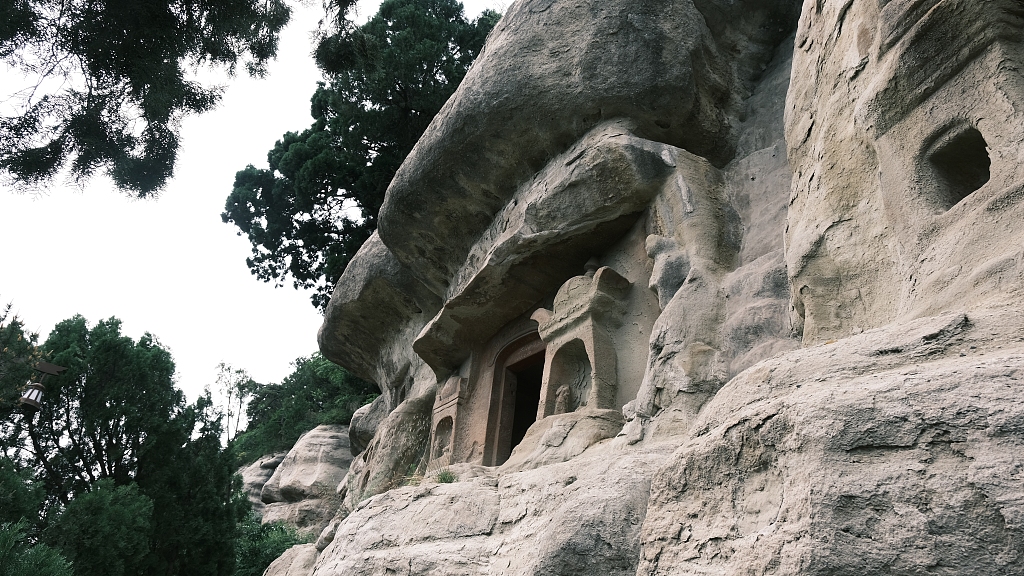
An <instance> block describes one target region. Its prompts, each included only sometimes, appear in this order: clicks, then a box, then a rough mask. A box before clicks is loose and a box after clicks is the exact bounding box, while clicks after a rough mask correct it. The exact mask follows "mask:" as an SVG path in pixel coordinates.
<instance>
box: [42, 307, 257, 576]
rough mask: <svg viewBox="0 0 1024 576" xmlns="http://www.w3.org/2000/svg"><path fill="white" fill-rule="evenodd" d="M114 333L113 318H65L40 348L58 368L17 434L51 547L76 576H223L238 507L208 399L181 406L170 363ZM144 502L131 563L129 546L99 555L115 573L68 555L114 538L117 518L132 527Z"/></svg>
mask: <svg viewBox="0 0 1024 576" xmlns="http://www.w3.org/2000/svg"><path fill="white" fill-rule="evenodd" d="M120 328H121V323H120V321H119V320H117V319H116V318H111V319H109V320H104V321H102V322H99V323H97V324H96V325H95V326H93V327H90V326H89V325H88V323H87V322H86V320H85V319H84V318H82V317H81V316H76V317H74V318H71V319H68V320H65V321H63V322H61V323H59V324H58V325H57V326H56V327H55V328H54V330H53V331H52V332H51V333H50V335H49V337H48V338H47V339H46V342H45V343H44V344H43V345H42V347H41V348H42V350H43V353H44V354H46V357H47V358H48V359H50V360H51V361H53V362H55V363H57V364H60V365H62V366H66V367H67V368H68V369H67V371H65V372H64V373H62V374H61V375H60V376H58V377H54V378H52V379H51V380H49V381H48V382H47V396H46V397H45V402H44V407H43V410H42V411H41V412H40V413H39V415H38V416H37V417H36V420H35V422H34V423H33V424H32V425H31V426H29V427H28V430H29V435H28V436H29V441H28V444H29V447H28V451H29V452H30V453H31V454H32V459H31V462H33V463H34V464H35V466H36V475H37V477H39V478H40V479H41V480H42V481H43V485H44V486H45V488H46V495H47V502H46V506H45V507H44V511H43V515H44V517H45V518H46V521H47V523H48V524H50V526H51V528H50V531H49V532H48V534H49V535H50V538H51V541H52V542H54V543H56V544H58V545H59V546H60V547H61V549H66V550H67V552H68V555H69V556H72V557H73V558H75V561H76V573H77V574H79V576H81V575H84V574H92V573H99V572H98V571H102V570H103V567H104V566H108V565H109V566H121V568H118V569H120V570H123V573H124V574H133V575H142V574H145V575H158V576H159V575H166V576H172V575H183V576H184V575H189V576H192V575H197V576H207V575H209V576H220V575H227V574H230V573H231V572H232V570H233V567H234V537H235V527H236V525H237V523H238V521H239V520H240V519H241V517H242V514H243V513H244V510H245V506H244V505H243V504H242V502H240V501H239V500H238V499H237V498H235V497H234V493H235V491H236V488H237V484H236V479H235V476H234V469H235V466H234V458H233V456H232V454H231V452H230V451H228V450H225V449H224V448H223V447H222V446H221V443H220V437H221V434H222V427H221V419H222V415H221V414H220V413H219V412H218V411H216V410H215V409H214V408H213V401H212V400H211V399H210V398H209V397H208V396H204V397H201V398H199V399H198V400H197V401H196V402H195V403H193V404H187V403H186V402H185V399H184V396H183V394H182V393H181V391H180V390H178V389H177V388H175V386H174V361H173V359H172V358H171V355H170V353H169V352H168V351H167V350H166V349H165V348H163V347H162V346H160V344H159V342H157V340H156V339H155V338H154V337H153V336H151V335H149V334H146V335H144V336H142V337H141V338H139V340H138V341H135V340H133V339H132V338H130V337H127V336H124V335H122V334H121V332H120ZM136 485H137V487H138V488H137V492H136V489H135V488H133V486H136ZM136 494H137V495H138V498H136V497H135V495H136ZM104 499H107V500H110V502H114V504H109V506H108V505H107V504H104V502H106V500H104ZM147 502H148V506H150V507H151V510H152V515H151V521H150V522H151V524H150V525H151V526H152V530H149V531H147V530H145V529H144V526H142V525H141V524H140V525H137V526H133V530H134V533H136V534H145V535H146V537H145V546H144V547H143V548H142V549H141V550H142V552H140V547H139V545H138V543H137V542H136V541H132V542H131V543H130V545H126V546H124V547H120V548H118V547H116V546H115V547H112V549H111V550H109V551H105V552H104V554H113V555H115V556H117V557H118V558H120V561H121V563H120V564H116V563H112V562H111V561H110V560H109V559H108V558H106V557H104V556H103V555H102V554H100V553H98V552H96V553H93V552H90V549H89V548H90V546H91V544H82V546H77V545H76V541H75V539H74V533H75V532H76V531H78V530H79V528H78V527H80V526H84V525H87V524H89V523H90V522H93V523H95V524H96V526H97V527H96V530H98V532H96V533H95V534H94V535H93V536H90V538H93V537H95V539H96V540H97V541H99V540H102V538H103V537H104V536H103V535H104V534H108V533H110V531H111V530H115V529H117V526H116V525H117V524H118V522H120V520H118V518H120V516H118V515H117V514H120V512H118V513H117V514H115V511H116V510H117V509H118V507H119V506H120V507H121V508H125V509H128V510H134V511H135V512H136V515H137V516H138V518H139V519H140V521H141V518H143V516H144V514H142V513H141V512H139V511H140V510H142V509H144V508H145V507H146V503H147ZM105 507H110V508H111V509H112V510H114V511H106V512H104V511H102V509H104V508H105ZM62 527H63V528H62ZM86 533H87V532H86ZM89 534H91V533H89ZM140 554H141V556H140ZM79 559H83V560H81V561H80V560H79ZM79 564H81V567H80V569H79ZM111 569H113V568H111Z"/></svg>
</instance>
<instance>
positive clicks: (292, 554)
mask: <svg viewBox="0 0 1024 576" xmlns="http://www.w3.org/2000/svg"><path fill="white" fill-rule="evenodd" d="M316 555H317V550H316V547H315V546H313V545H312V544H298V545H296V546H292V547H291V548H289V549H288V550H286V551H285V553H284V554H282V555H281V557H279V558H278V559H277V560H274V562H273V563H272V564H271V565H270V566H267V569H266V570H265V571H264V572H263V576H307V575H308V574H309V573H310V571H311V570H312V569H313V565H314V563H315V562H316Z"/></svg>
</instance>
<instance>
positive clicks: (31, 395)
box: [18, 382, 46, 417]
mask: <svg viewBox="0 0 1024 576" xmlns="http://www.w3.org/2000/svg"><path fill="white" fill-rule="evenodd" d="M43 392H46V388H44V387H43V385H42V383H40V382H29V383H28V386H26V387H25V392H24V393H22V395H21V398H19V399H18V402H20V403H21V411H22V412H24V413H25V415H26V416H29V417H31V416H33V415H34V414H35V413H36V412H39V411H40V410H42V409H43Z"/></svg>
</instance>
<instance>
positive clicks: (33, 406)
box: [18, 362, 67, 418]
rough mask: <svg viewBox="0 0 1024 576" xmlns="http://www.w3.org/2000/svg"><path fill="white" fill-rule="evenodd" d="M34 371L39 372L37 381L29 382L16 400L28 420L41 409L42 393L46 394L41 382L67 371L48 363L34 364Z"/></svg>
mask: <svg viewBox="0 0 1024 576" xmlns="http://www.w3.org/2000/svg"><path fill="white" fill-rule="evenodd" d="M35 369H36V371H37V372H39V378H38V380H37V381H36V382H32V381H29V383H28V384H27V385H26V386H25V391H24V392H23V393H22V394H21V398H19V399H18V402H19V403H20V404H21V411H22V412H24V413H25V416H28V417H29V418H32V417H33V416H35V414H36V412H39V411H40V410H42V409H43V393H44V392H46V387H45V386H43V380H45V379H46V377H47V376H56V375H57V374H60V373H61V372H63V371H65V370H67V368H65V367H63V366H57V365H56V364H50V363H49V362H39V363H38V364H36V366H35Z"/></svg>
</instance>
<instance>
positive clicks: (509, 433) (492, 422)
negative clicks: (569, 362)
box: [484, 333, 544, 466]
mask: <svg viewBox="0 0 1024 576" xmlns="http://www.w3.org/2000/svg"><path fill="white" fill-rule="evenodd" d="M495 360H496V362H495V366H494V381H493V386H492V389H491V391H492V401H491V411H490V418H488V420H489V422H488V429H489V430H488V432H489V436H490V442H488V447H489V448H490V450H489V451H488V452H489V454H488V455H487V456H488V457H486V458H485V459H484V460H485V463H487V464H490V465H491V466H500V465H502V464H504V463H505V461H506V460H508V457H509V456H510V455H511V454H512V449H513V448H515V447H516V446H517V445H518V444H519V443H520V442H522V440H523V437H525V436H526V431H527V430H529V428H530V426H531V425H533V423H534V422H536V421H537V414H538V412H539V406H540V395H541V388H542V379H543V376H544V343H543V342H542V341H541V339H540V337H539V336H538V335H537V334H536V333H533V334H531V335H530V336H528V337H527V338H523V339H520V340H518V341H516V342H513V343H512V344H510V345H509V346H507V347H506V348H505V349H504V350H502V352H501V353H500V354H499V355H498V357H497V358H496V359H495Z"/></svg>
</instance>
